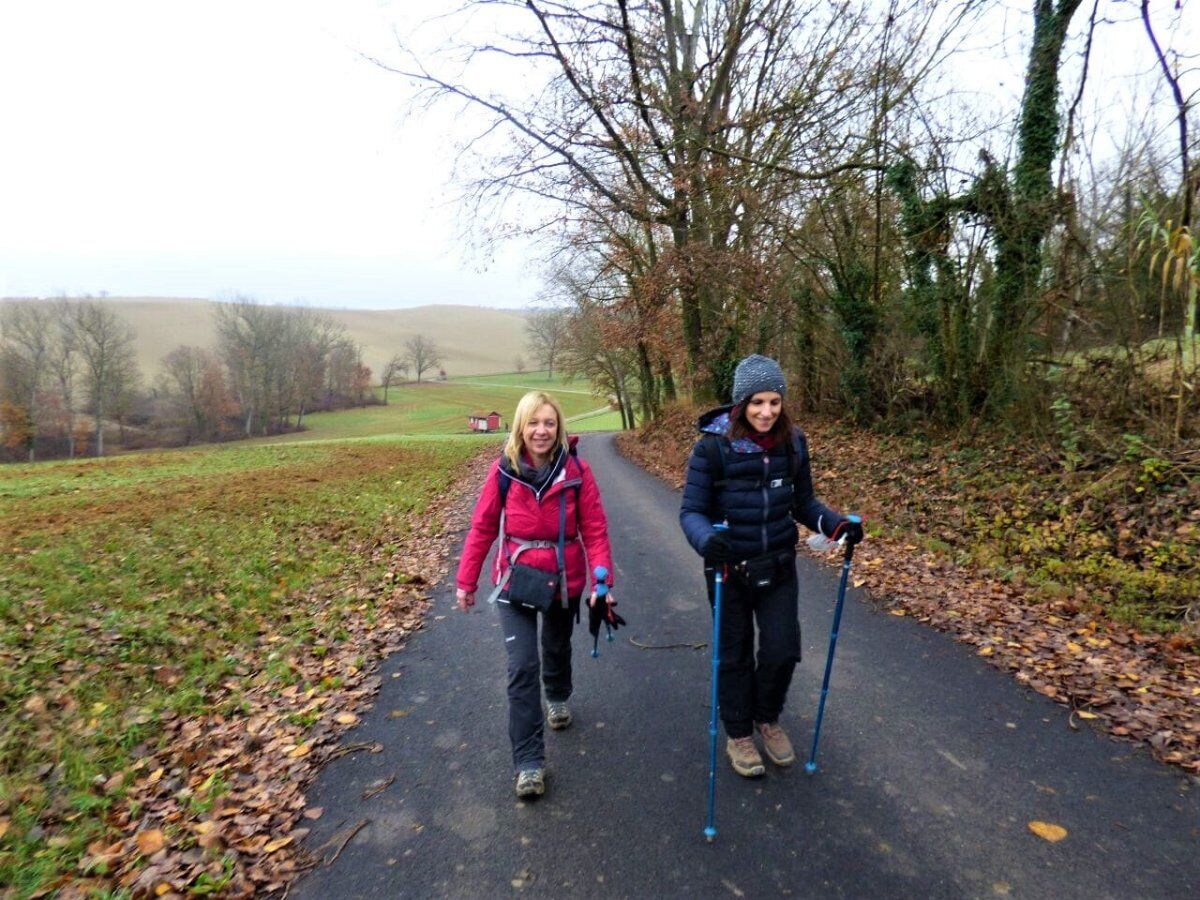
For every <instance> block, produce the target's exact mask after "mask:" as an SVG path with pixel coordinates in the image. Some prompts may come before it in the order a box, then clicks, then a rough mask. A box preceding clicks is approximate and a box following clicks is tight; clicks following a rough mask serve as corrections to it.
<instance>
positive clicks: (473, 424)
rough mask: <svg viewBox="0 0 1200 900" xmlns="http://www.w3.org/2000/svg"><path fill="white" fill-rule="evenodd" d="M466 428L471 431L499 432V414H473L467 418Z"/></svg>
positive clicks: (493, 412)
mask: <svg viewBox="0 0 1200 900" xmlns="http://www.w3.org/2000/svg"><path fill="white" fill-rule="evenodd" d="M467 427H468V428H470V429H471V430H472V431H485V432H486V431H499V430H500V413H498V412H495V411H494V410H493V411H492V412H473V413H471V414H470V415H469V416H467Z"/></svg>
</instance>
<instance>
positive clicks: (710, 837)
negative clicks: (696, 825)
mask: <svg viewBox="0 0 1200 900" xmlns="http://www.w3.org/2000/svg"><path fill="white" fill-rule="evenodd" d="M704 839H705V840H706V841H708V842H709V843H710V844H711V843H712V842H713V841H715V840H716V839H717V829H715V828H713V827H712V826H711V825H709V826H708V827H707V828H705V829H704Z"/></svg>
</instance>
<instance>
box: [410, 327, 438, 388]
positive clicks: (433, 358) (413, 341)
mask: <svg viewBox="0 0 1200 900" xmlns="http://www.w3.org/2000/svg"><path fill="white" fill-rule="evenodd" d="M404 357H405V360H406V361H407V362H408V365H409V368H411V369H412V370H413V371H414V372H416V373H417V383H418V384H420V382H421V376H422V375H423V374H424V373H425V372H428V371H429V370H430V369H432V368H434V367H435V366H440V365H441V364H442V354H441V351H440V350H438V348H437V345H436V344H435V343H434V342H433V341H432V340H430V339H429V338H427V337H425V335H423V334H415V335H413V336H412V337H410V338H409V339H408V340H407V341H405V342H404Z"/></svg>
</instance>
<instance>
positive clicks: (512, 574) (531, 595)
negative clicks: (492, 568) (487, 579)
mask: <svg viewBox="0 0 1200 900" xmlns="http://www.w3.org/2000/svg"><path fill="white" fill-rule="evenodd" d="M502 596H503V597H504V598H505V599H507V600H508V602H509V603H519V604H520V605H521V606H528V607H529V608H530V609H536V610H538V611H539V612H546V610H548V609H550V607H551V606H553V605H554V599H555V597H557V596H558V574H557V573H556V572H547V571H546V570H545V569H538V568H535V567H533V566H527V565H524V564H523V563H513V564H512V565H510V566H509V567H508V584H507V585H505V588H504V593H503V594H502Z"/></svg>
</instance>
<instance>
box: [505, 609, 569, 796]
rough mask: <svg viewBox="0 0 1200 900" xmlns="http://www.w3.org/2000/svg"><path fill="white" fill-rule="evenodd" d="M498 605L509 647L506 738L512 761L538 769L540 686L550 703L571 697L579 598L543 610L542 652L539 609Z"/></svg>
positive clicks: (541, 755) (542, 750)
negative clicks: (572, 656) (567, 605)
mask: <svg viewBox="0 0 1200 900" xmlns="http://www.w3.org/2000/svg"><path fill="white" fill-rule="evenodd" d="M496 608H497V609H498V610H499V611H500V627H501V631H503V633H504V647H505V649H506V650H507V651H508V737H509V740H510V741H512V752H513V766H514V768H516V770H517V771H518V772H519V771H521V770H522V769H535V768H540V767H541V766H543V765H545V762H546V741H545V733H544V729H543V722H542V690H541V688H542V685H545V688H546V700H547V701H549V702H551V703H561V702H563V701H565V700H567V699H568V698H569V697H570V696H571V631H572V630H573V629H574V627H575V612H576V610H578V608H579V606H578V602H573V603H572V604H571V606H570V608H569V609H563V608H562V606H560V605H559V604H558V603H555V605H554V606H552V607H551V608H550V610H549V611H548V612H546V613H543V614H542V616H541V619H542V639H541V653H540V654H539V653H538V614H537V611H536V610H532V609H530V608H529V607H527V606H519V605H513V604H510V603H506V602H504V601H500V600H498V601H497V602H496ZM539 657H540V658H539ZM539 682H540V683H539Z"/></svg>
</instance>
